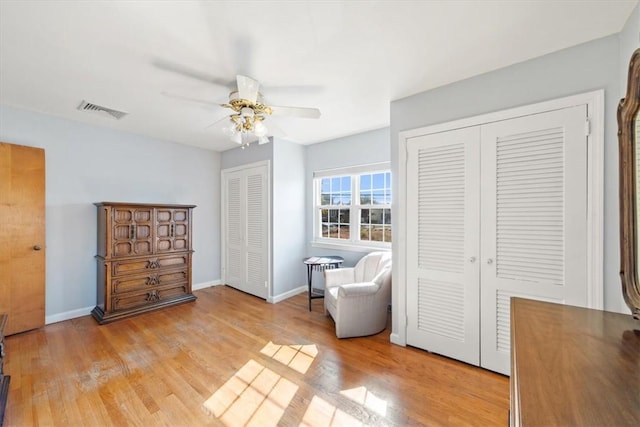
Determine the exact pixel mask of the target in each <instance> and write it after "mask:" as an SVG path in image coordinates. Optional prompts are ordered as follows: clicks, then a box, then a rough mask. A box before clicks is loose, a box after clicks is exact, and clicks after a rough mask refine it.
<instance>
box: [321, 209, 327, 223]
mask: <svg viewBox="0 0 640 427" xmlns="http://www.w3.org/2000/svg"><path fill="white" fill-rule="evenodd" d="M320 214H321V216H322V222H329V211H328V210H327V209H321V213H320Z"/></svg>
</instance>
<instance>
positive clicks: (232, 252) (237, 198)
mask: <svg viewBox="0 0 640 427" xmlns="http://www.w3.org/2000/svg"><path fill="white" fill-rule="evenodd" d="M243 175H244V174H243V173H242V172H233V173H229V174H226V175H225V183H224V186H225V210H224V215H225V230H224V233H225V283H226V284H227V285H229V286H233V287H234V288H240V287H241V286H242V277H243V271H244V263H245V262H244V258H245V256H244V233H243V224H244V220H243V216H244V215H243V212H244V207H243V205H244V203H243V198H244V197H243V187H244V185H243V182H244V176H243Z"/></svg>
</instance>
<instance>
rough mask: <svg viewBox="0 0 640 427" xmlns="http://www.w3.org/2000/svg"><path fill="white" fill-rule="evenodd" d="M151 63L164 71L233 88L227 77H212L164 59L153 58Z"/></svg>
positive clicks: (232, 83)
mask: <svg viewBox="0 0 640 427" xmlns="http://www.w3.org/2000/svg"><path fill="white" fill-rule="evenodd" d="M152 64H153V65H154V66H155V67H157V68H160V69H162V70H165V71H170V72H173V73H177V74H182V75H183V76H187V77H191V78H193V79H197V80H201V81H204V82H207V83H213V84H215V85H218V86H222V87H225V88H227V89H229V90H233V89H234V82H233V81H229V80H227V79H222V78H219V77H213V76H211V75H210V74H207V73H203V72H202V71H199V70H195V69H193V68H189V67H185V66H184V65H181V64H176V63H174V62H171V61H167V60H165V59H155V60H153V61H152Z"/></svg>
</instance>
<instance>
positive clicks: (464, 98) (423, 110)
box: [391, 35, 626, 333]
mask: <svg viewBox="0 0 640 427" xmlns="http://www.w3.org/2000/svg"><path fill="white" fill-rule="evenodd" d="M597 89H604V90H605V106H604V108H605V129H604V135H605V141H604V145H605V147H604V157H605V158H604V162H605V165H604V174H605V177H604V222H605V226H604V288H605V289H604V307H605V309H606V310H610V311H623V312H626V309H625V307H624V303H623V300H622V296H621V292H620V281H619V278H618V271H619V259H620V258H619V249H618V241H619V240H618V154H617V148H618V147H617V134H616V133H617V124H616V106H617V103H618V100H619V98H620V73H619V40H618V35H613V36H610V37H605V38H602V39H598V40H595V41H592V42H589V43H585V44H581V45H579V46H575V47H572V48H569V49H565V50H562V51H559V52H555V53H552V54H549V55H545V56H542V57H539V58H535V59H532V60H530V61H526V62H523V63H519V64H516V65H513V66H510V67H506V68H503V69H500V70H496V71H493V72H490V73H486V74H483V75H480V76H477V77H473V78H470V79H467V80H464V81H460V82H456V83H453V84H450V85H447V86H444V87H440V88H437V89H434V90H431V91H428V92H424V93H421V94H418V95H415V96H412V97H409V98H405V99H401V100H398V101H395V102H392V103H391V146H392V148H391V153H392V154H391V155H392V171H393V172H397V171H398V168H399V160H398V144H399V141H398V133H399V132H400V131H402V130H407V129H414V128H419V127H423V126H427V125H432V124H437V123H443V122H448V121H452V120H456V119H461V118H465V117H470V116H475V115H480V114H484V113H489V112H493V111H498V110H504V109H508V108H512V107H517V106H522V105H527V104H532V103H536V102H541V101H546V100H551V99H555V98H560V97H564V96H568V95H573V94H578V93H584V92H589V91H593V90H597ZM396 182H397V181H396ZM394 190H395V187H394ZM394 219H395V220H397V219H398V218H397V217H394ZM409 232H411V231H410V230H409ZM393 297H394V299H395V300H396V301H397V299H398V298H401V297H402V296H399V295H398V294H397V289H394V294H393ZM396 314H397V313H396ZM399 322H400V319H399V318H397V317H395V316H394V319H393V323H394V325H398V324H399ZM396 332H397V328H396V327H395V326H394V333H396Z"/></svg>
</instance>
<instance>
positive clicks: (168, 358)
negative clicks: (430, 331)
mask: <svg viewBox="0 0 640 427" xmlns="http://www.w3.org/2000/svg"><path fill="white" fill-rule="evenodd" d="M195 294H196V296H197V297H198V300H197V301H195V302H193V303H187V304H183V305H180V306H175V307H169V308H165V309H162V310H159V311H156V312H152V313H146V314H142V315H139V316H135V317H133V318H130V319H125V320H121V321H117V322H115V323H112V324H108V325H103V326H99V325H98V324H97V323H96V322H95V320H94V319H93V318H91V317H89V316H86V317H81V318H77V319H73V320H68V321H65V322H60V323H56V324H51V325H48V326H46V327H44V328H41V329H39V330H36V331H32V332H27V333H23V334H18V335H13V336H10V337H7V338H6V353H7V356H6V359H5V373H6V374H8V375H11V386H10V391H9V400H8V404H7V410H6V413H5V420H4V421H5V425H8V426H9V425H10V426H32V425H42V426H44V425H55V426H81V425H87V426H93V425H95V426H111V425H113V426H125V425H141V426H146V427H149V426H155V425H170V426H200V425H229V426H235V425H257V426H268V425H282V426H298V425H305V426H313V427H315V426H329V425H349V426H351V425H399V426H406V425H480V426H489V425H498V426H506V425H507V424H508V421H507V418H508V407H509V381H508V378H507V377H504V376H501V375H498V374H494V373H491V372H488V371H485V370H482V369H480V368H476V367H473V366H469V365H466V364H463V363H459V362H456V361H453V360H450V359H447V358H445V357H441V356H437V355H433V354H430V353H428V352H425V351H422V350H418V349H415V348H411V347H406V348H403V347H400V346H396V345H393V344H390V343H389V329H387V330H385V331H384V332H382V333H380V334H378V335H376V336H373V337H366V338H352V339H345V340H338V339H337V338H336V337H335V333H334V329H333V321H332V320H331V319H330V318H329V317H327V316H325V315H324V312H323V308H322V304H323V302H322V300H321V299H320V300H314V301H313V311H312V312H309V311H308V309H307V299H306V294H302V295H298V296H296V297H293V298H290V299H288V300H286V301H283V302H281V303H279V304H275V305H273V304H267V303H266V302H264V301H263V300H260V299H258V298H255V297H252V296H249V295H247V294H244V293H242V292H240V291H236V290H234V289H232V288H229V287H226V286H217V287H212V288H207V289H203V290H200V291H196V292H195Z"/></svg>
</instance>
